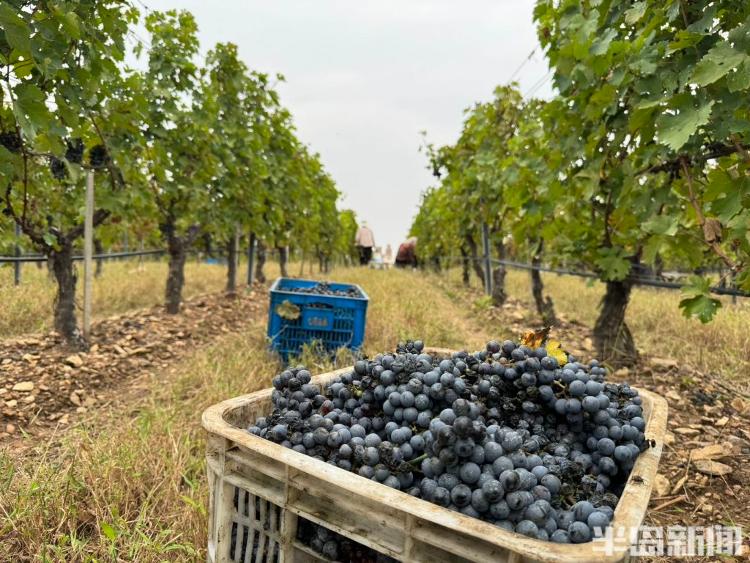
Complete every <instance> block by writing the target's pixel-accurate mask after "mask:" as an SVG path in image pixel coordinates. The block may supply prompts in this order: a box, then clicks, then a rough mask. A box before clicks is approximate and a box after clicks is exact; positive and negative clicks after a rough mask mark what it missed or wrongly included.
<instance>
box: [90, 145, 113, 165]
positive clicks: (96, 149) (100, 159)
mask: <svg viewBox="0 0 750 563" xmlns="http://www.w3.org/2000/svg"><path fill="white" fill-rule="evenodd" d="M108 162H109V153H107V147H105V146H104V145H95V146H93V147H91V149H90V150H89V164H90V165H91V166H92V167H93V168H102V167H104V166H105V165H106V164H107V163H108Z"/></svg>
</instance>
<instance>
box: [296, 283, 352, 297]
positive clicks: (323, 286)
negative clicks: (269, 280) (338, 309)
mask: <svg viewBox="0 0 750 563" xmlns="http://www.w3.org/2000/svg"><path fill="white" fill-rule="evenodd" d="M284 291H291V292H293V293H309V294H312V295H335V296H337V297H354V298H362V292H361V291H360V290H359V289H357V288H356V287H347V288H346V289H334V288H333V287H332V286H331V284H330V283H328V282H320V283H317V284H315V285H313V286H310V287H290V288H285V289H284Z"/></svg>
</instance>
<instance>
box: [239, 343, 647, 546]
mask: <svg viewBox="0 0 750 563" xmlns="http://www.w3.org/2000/svg"><path fill="white" fill-rule="evenodd" d="M423 349H424V347H423V344H422V342H420V341H411V342H407V343H404V344H400V345H399V346H398V347H397V350H396V352H395V353H392V354H380V355H378V356H376V357H375V358H373V359H372V360H369V361H368V360H359V361H357V362H356V363H355V365H354V368H353V370H352V371H351V372H348V373H344V374H343V375H341V376H340V377H338V378H337V379H336V380H334V381H333V382H331V383H330V384H328V386H327V387H326V388H325V389H320V388H319V387H318V386H317V385H315V384H312V383H311V375H310V372H309V371H308V370H307V369H305V368H304V367H301V366H300V367H296V368H292V369H287V370H284V371H283V372H282V373H280V374H279V375H277V376H276V377H275V378H274V380H273V386H274V391H273V393H272V400H273V404H274V409H273V413H272V414H271V415H270V416H268V417H265V418H259V419H257V420H256V421H255V423H254V424H253V425H251V426H250V427H249V428H248V431H249V432H251V433H252V434H255V435H258V436H261V437H263V438H266V439H268V440H271V441H274V442H276V443H279V444H282V445H283V446H285V447H288V448H292V449H294V450H295V451H297V452H300V453H303V454H306V455H310V456H312V457H315V458H317V459H320V460H323V461H326V462H327V463H330V464H332V465H336V466H338V467H340V468H342V469H345V470H347V471H353V472H355V473H357V474H359V475H360V476H362V477H365V478H367V479H372V480H374V481H377V482H379V483H382V484H384V485H386V486H388V487H392V488H394V489H398V490H402V491H405V492H407V493H408V494H410V495H413V496H415V497H419V498H422V499H424V500H427V501H429V502H432V503H435V504H438V505H440V506H444V507H445V508H448V509H450V510H455V511H459V512H461V513H463V514H466V515H468V516H472V517H474V518H480V519H482V520H485V521H487V522H490V523H492V524H494V525H496V526H499V527H501V528H504V529H507V530H510V531H515V532H517V533H521V534H524V535H527V536H530V537H534V538H538V539H542V540H550V541H554V542H559V543H569V542H572V543H581V542H586V541H589V540H591V539H592V538H593V537H594V536H595V534H597V533H598V532H600V531H601V530H602V529H603V528H606V527H607V526H608V525H609V522H610V520H611V519H612V516H613V513H614V508H615V506H616V505H617V502H618V499H619V496H620V494H621V493H622V489H623V487H624V484H625V482H626V481H627V477H628V475H629V473H630V471H631V469H632V467H633V464H634V463H635V460H636V458H637V457H638V455H639V454H640V453H641V451H643V450H644V449H645V448H646V447H647V444H646V441H645V438H644V434H643V431H644V429H645V421H644V419H643V410H642V408H641V399H640V397H639V396H638V394H637V392H636V391H634V390H633V389H631V388H630V387H629V386H628V385H627V384H612V383H607V382H606V381H605V377H604V376H605V374H606V370H605V369H604V368H603V367H601V366H600V365H599V364H598V363H597V362H596V361H595V360H594V361H591V362H590V363H589V364H583V363H580V362H578V361H576V359H575V358H574V357H573V356H567V360H566V361H565V362H564V363H563V365H560V364H559V363H558V360H557V359H556V357H555V356H552V355H548V353H547V350H546V349H545V348H543V347H541V348H537V349H532V348H529V347H527V346H524V345H518V344H516V343H514V342H512V341H509V340H507V341H505V342H503V343H499V342H496V341H492V342H489V343H488V344H487V347H486V349H485V350H482V351H480V352H476V353H473V354H469V353H467V352H457V353H455V354H453V355H452V356H451V357H450V358H444V357H443V358H441V357H437V356H435V355H431V354H425V353H423Z"/></svg>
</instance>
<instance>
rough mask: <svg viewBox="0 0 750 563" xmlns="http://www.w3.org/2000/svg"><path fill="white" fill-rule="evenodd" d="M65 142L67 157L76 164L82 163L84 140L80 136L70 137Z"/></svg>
mask: <svg viewBox="0 0 750 563" xmlns="http://www.w3.org/2000/svg"><path fill="white" fill-rule="evenodd" d="M65 143H66V145H67V149H66V150H65V159H66V160H67V161H68V162H72V163H74V164H81V163H82V162H83V148H84V147H83V140H82V139H80V138H75V139H68V140H66V141H65Z"/></svg>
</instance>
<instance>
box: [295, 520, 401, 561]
mask: <svg viewBox="0 0 750 563" xmlns="http://www.w3.org/2000/svg"><path fill="white" fill-rule="evenodd" d="M297 539H298V540H300V541H301V542H302V543H303V544H304V545H307V546H309V547H311V548H312V549H313V550H314V551H317V552H318V553H320V554H322V555H323V556H325V557H326V558H327V559H329V560H330V561H340V562H341V563H395V561H396V560H395V559H393V558H392V557H388V556H387V555H383V554H382V553H378V552H377V551H375V550H374V549H372V548H369V547H367V546H365V545H362V544H359V543H357V542H354V541H352V540H350V539H349V538H347V537H345V536H342V535H341V534H337V533H336V532H333V531H331V530H329V529H327V528H325V527H323V526H319V525H318V524H315V523H314V522H310V521H309V520H305V519H304V518H299V520H298V524H297Z"/></svg>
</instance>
